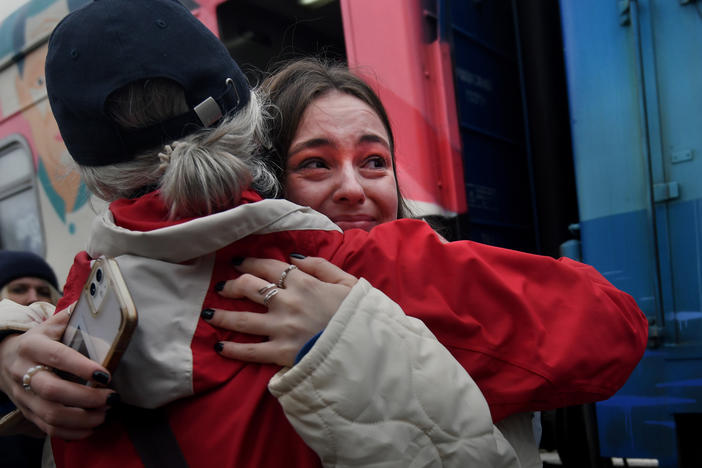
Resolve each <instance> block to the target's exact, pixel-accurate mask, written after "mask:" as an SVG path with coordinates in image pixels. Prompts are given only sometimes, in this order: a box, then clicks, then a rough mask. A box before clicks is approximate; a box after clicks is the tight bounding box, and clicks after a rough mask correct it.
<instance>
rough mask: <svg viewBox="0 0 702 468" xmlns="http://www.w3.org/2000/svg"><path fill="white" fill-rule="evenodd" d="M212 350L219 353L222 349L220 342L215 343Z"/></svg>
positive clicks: (222, 345)
mask: <svg viewBox="0 0 702 468" xmlns="http://www.w3.org/2000/svg"><path fill="white" fill-rule="evenodd" d="M214 349H215V351H217V352H218V353H219V352H221V351H222V350H223V349H224V344H223V343H222V342H221V341H218V342H217V343H215V345H214Z"/></svg>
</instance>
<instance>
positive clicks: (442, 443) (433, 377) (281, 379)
mask: <svg viewBox="0 0 702 468" xmlns="http://www.w3.org/2000/svg"><path fill="white" fill-rule="evenodd" d="M269 389H270V391H271V393H273V395H275V396H276V397H277V398H278V400H279V401H280V404H281V405H282V407H283V409H284V411H285V413H286V416H287V417H288V419H289V420H290V422H291V423H292V425H293V426H294V427H295V429H296V431H297V433H298V434H299V435H300V436H301V437H302V438H303V439H304V440H305V442H306V443H307V444H308V445H309V446H310V447H311V448H313V449H314V450H315V451H316V452H317V454H318V455H319V456H320V458H321V460H322V463H323V464H324V466H334V467H346V466H349V467H350V466H369V467H381V466H382V467H394V466H397V467H404V466H410V465H412V466H437V465H441V466H449V467H450V466H475V467H481V466H484V467H501V466H504V467H508V466H509V467H518V466H520V465H519V462H518V461H517V459H516V455H515V453H514V451H513V449H512V447H511V446H510V445H509V444H508V443H507V442H506V440H505V439H504V437H502V434H501V433H500V432H499V430H497V429H496V428H495V426H494V425H493V424H492V419H491V417H490V411H489V409H488V406H487V403H486V402H485V399H484V398H483V396H482V394H481V392H480V390H479V389H478V387H477V386H476V385H475V382H473V380H472V379H471V378H470V376H469V375H468V374H467V373H466V372H465V370H464V369H463V368H462V367H461V366H460V365H459V364H458V363H457V362H456V360H455V359H454V358H453V357H452V356H451V355H450V353H449V352H448V351H447V350H446V349H445V348H444V347H443V346H441V344H440V343H438V342H437V341H436V338H435V337H434V336H433V335H432V334H431V332H429V330H428V329H427V328H426V327H425V326H424V324H423V323H422V322H421V321H419V320H417V319H413V318H411V317H407V316H406V315H405V314H404V313H403V312H402V310H401V309H400V308H399V307H398V306H397V304H395V303H393V302H392V301H391V300H390V299H388V298H387V296H385V295H384V294H382V293H381V292H380V291H378V290H376V289H374V288H372V287H371V286H370V285H369V284H368V282H366V281H365V280H363V279H361V280H359V282H358V283H357V284H356V286H354V288H353V289H352V290H351V292H350V293H349V295H348V296H347V298H346V299H345V300H344V302H343V303H342V305H341V307H340V309H339V310H338V311H337V313H336V314H335V315H334V317H333V319H332V321H331V322H330V323H329V325H328V327H327V328H326V329H325V330H324V333H322V335H321V336H320V338H319V340H318V341H317V343H316V344H315V346H314V347H313V348H312V349H311V350H310V352H309V353H308V354H307V355H306V356H305V357H304V358H303V359H302V360H301V361H300V362H299V363H298V364H297V365H296V366H294V367H292V368H290V369H283V370H282V371H280V372H279V373H278V374H276V375H275V376H274V377H273V378H272V379H271V381H270V383H269Z"/></svg>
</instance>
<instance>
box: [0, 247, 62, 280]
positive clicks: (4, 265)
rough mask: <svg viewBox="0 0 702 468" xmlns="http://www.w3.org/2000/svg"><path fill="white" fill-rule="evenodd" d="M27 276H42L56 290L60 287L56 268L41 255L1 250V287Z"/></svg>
mask: <svg viewBox="0 0 702 468" xmlns="http://www.w3.org/2000/svg"><path fill="white" fill-rule="evenodd" d="M25 276H30V277H32V278H41V279H43V280H46V281H48V282H49V284H51V286H53V287H54V288H56V290H58V289H59V287H58V281H56V275H55V274H54V270H52V269H51V267H50V266H49V264H48V263H46V261H44V259H43V258H41V257H40V256H39V255H37V254H35V253H32V252H13V251H10V250H0V289H1V288H4V287H5V285H7V283H9V282H10V281H12V280H15V279H17V278H23V277H25Z"/></svg>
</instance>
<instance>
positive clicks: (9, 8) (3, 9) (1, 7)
mask: <svg viewBox="0 0 702 468" xmlns="http://www.w3.org/2000/svg"><path fill="white" fill-rule="evenodd" d="M27 1H28V0H0V21H2V20H4V19H5V18H7V16H8V15H9V14H10V13H12V12H13V11H15V10H16V9H17V8H19V6H20V5H22V4H24V3H27Z"/></svg>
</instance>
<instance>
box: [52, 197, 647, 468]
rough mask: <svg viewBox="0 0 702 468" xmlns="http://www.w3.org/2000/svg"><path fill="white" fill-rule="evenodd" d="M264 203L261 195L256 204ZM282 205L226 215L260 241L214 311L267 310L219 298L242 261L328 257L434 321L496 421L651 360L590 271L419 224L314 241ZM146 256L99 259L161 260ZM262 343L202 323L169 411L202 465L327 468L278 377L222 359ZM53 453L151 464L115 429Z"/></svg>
mask: <svg viewBox="0 0 702 468" xmlns="http://www.w3.org/2000/svg"><path fill="white" fill-rule="evenodd" d="M257 199H258V198H257V196H256V195H255V194H253V193H247V194H246V196H245V198H244V203H245V204H246V203H248V202H253V201H256V200H257ZM259 205H260V208H259ZM282 205H285V206H286V207H287V206H294V205H292V204H289V203H288V202H284V201H278V200H275V201H272V200H269V201H264V202H262V203H260V204H257V205H255V206H256V210H257V211H256V213H257V217H258V218H260V219H258V218H257V220H256V222H258V223H260V226H263V227H262V228H255V229H253V230H251V229H249V228H248V227H247V226H245V224H246V223H247V222H248V220H249V219H250V215H239V214H237V213H238V212H239V211H240V210H241V208H242V207H239V208H234V209H232V210H229V212H226V213H224V214H221V215H222V216H223V217H226V216H229V213H231V214H232V215H231V217H230V218H228V219H226V220H223V221H222V224H221V226H222V227H221V229H216V230H210V231H209V232H211V233H212V235H213V236H214V235H215V234H217V235H219V236H220V237H221V236H222V231H224V230H228V229H232V230H234V231H236V230H237V229H239V230H242V232H245V233H247V234H248V235H242V236H241V237H237V236H236V235H233V236H232V237H230V238H229V240H228V242H229V241H231V243H230V244H228V245H224V244H222V245H221V246H219V247H218V248H217V249H216V259H215V262H214V267H213V270H212V274H211V277H210V281H209V285H208V286H209V290H208V292H207V294H206V295H205V300H204V302H203V304H202V308H205V307H213V308H224V309H230V310H259V311H261V312H264V311H265V309H264V308H261V307H258V306H255V305H252V304H251V303H249V302H244V301H235V300H224V299H222V298H221V297H220V296H219V295H218V294H216V293H214V292H213V289H212V286H213V285H214V284H216V283H217V282H219V281H223V280H227V279H231V278H233V277H236V276H237V273H236V272H235V271H234V270H233V268H232V267H231V264H230V260H231V259H232V258H233V257H263V258H275V259H279V260H283V261H286V260H287V258H288V256H289V255H290V254H291V253H293V252H297V253H301V254H304V255H308V256H320V257H325V258H327V259H329V260H330V261H331V262H333V263H335V264H336V265H338V266H340V267H341V268H342V269H344V270H345V271H347V272H349V273H351V274H353V275H355V276H359V277H364V278H366V279H367V280H368V281H369V282H370V283H371V284H372V285H374V286H375V287H377V288H378V289H380V290H382V291H383V292H385V293H386V294H387V295H388V296H389V297H390V298H392V299H393V300H395V301H396V302H397V303H398V304H400V306H402V308H403V310H404V311H405V313H406V314H407V315H410V316H415V317H418V318H420V319H421V320H423V321H424V322H425V324H426V325H427V327H428V328H429V329H430V330H431V331H432V332H433V333H434V334H435V335H436V337H437V338H438V339H439V341H440V342H441V343H442V344H443V345H444V346H446V348H448V349H449V351H450V352H451V353H452V354H453V355H454V356H455V357H456V359H457V360H458V361H459V362H460V363H461V364H462V365H463V366H464V367H465V369H466V370H467V371H468V372H469V373H470V375H471V376H472V377H473V379H474V380H475V381H476V383H477V384H478V386H479V387H480V389H481V390H482V392H483V394H484V396H485V398H486V399H487V401H488V404H489V405H490V409H491V412H492V414H493V419H494V420H495V421H498V420H500V419H502V418H504V417H505V416H507V415H510V414H514V413H519V412H524V411H532V410H544V409H550V408H556V407H559V406H565V405H572V404H578V403H583V402H590V401H596V400H601V399H606V398H608V397H609V396H611V395H612V394H614V393H615V392H616V391H617V390H618V389H619V388H620V387H621V386H622V385H623V384H624V382H625V381H626V379H627V377H628V376H629V374H630V373H631V371H632V370H633V368H634V366H635V365H636V364H637V363H638V361H639V359H640V358H641V356H642V354H643V351H644V349H645V345H646V339H647V323H646V319H645V317H644V316H643V314H642V313H641V311H640V310H639V309H638V307H637V306H636V303H635V301H634V300H633V299H632V298H631V297H630V296H629V295H628V294H626V293H624V292H622V291H619V290H618V289H616V288H615V287H614V286H612V285H611V284H610V283H609V282H608V281H607V280H605V279H604V277H602V276H601V275H600V274H599V273H597V272H596V271H595V270H594V269H593V268H591V267H589V266H587V265H584V264H580V263H577V262H574V261H572V260H569V259H560V260H554V259H552V258H549V257H542V256H536V255H530V254H526V253H522V252H516V251H510V250H506V249H501V248H496V247H489V246H486V245H481V244H477V243H473V242H468V241H461V242H455V243H448V244H446V243H444V242H442V241H441V239H440V238H439V237H438V236H437V235H436V234H435V233H434V231H433V230H432V229H431V228H430V227H429V226H428V225H426V224H425V223H424V222H421V221H416V220H400V221H396V222H391V223H386V224H383V225H380V226H378V227H376V228H375V229H373V230H372V231H371V232H369V233H368V232H365V231H360V230H351V231H347V232H345V233H341V232H339V231H337V230H334V229H327V230H324V229H304V226H301V225H299V222H298V221H297V220H296V219H293V218H294V216H292V215H289V214H283V215H281V213H280V212H278V211H276V210H269V207H278V206H282ZM252 206H253V205H249V208H250V207H252ZM276 209H277V208H276ZM110 210H111V212H112V214H113V216H114V223H115V224H116V225H117V226H120V227H121V228H125V229H126V230H130V231H138V232H145V231H148V232H149V234H155V233H158V232H160V231H158V229H159V228H163V227H166V226H169V225H175V224H178V225H182V226H184V227H185V226H188V225H190V224H191V223H201V222H203V220H204V219H205V218H199V219H194V220H179V221H178V222H176V223H172V222H167V221H163V220H164V219H166V214H167V210H166V209H165V207H164V206H163V205H162V204H161V202H160V199H159V197H158V193H152V194H149V195H146V196H144V197H142V198H140V199H137V200H121V201H118V202H115V203H113V204H112V205H111V206H110ZM237 210H239V211H237ZM302 210H304V209H302ZM308 215H309V216H316V215H314V214H309V213H308ZM215 216H217V215H215ZM207 218H211V217H207ZM288 221H290V222H288ZM125 229H122V231H124V230H125ZM208 229H210V228H209V227H208ZM246 229H249V231H246ZM121 235H122V234H121V233H118V234H115V236H116V237H119V236H121ZM169 235H170V234H169ZM189 235H190V236H192V233H190V234H189ZM103 237H104V234H103ZM202 239H203V238H202V237H198V238H190V239H187V238H184V239H182V240H181V245H182V246H183V249H184V250H187V249H188V245H189V244H191V243H192V244H197V243H199V242H201V241H202ZM132 244H134V243H132ZM132 244H130V243H128V242H127V243H123V246H121V247H110V249H111V250H110V249H102V251H101V250H100V249H98V250H95V249H93V251H91V253H92V254H93V255H98V254H108V255H112V256H116V255H121V254H129V253H131V254H139V255H148V254H149V253H150V252H152V251H153V247H143V248H142V247H138V246H136V247H134V248H132V247H133V245H132ZM153 245H157V244H153ZM149 248H151V249H152V250H149ZM140 249H141V250H140ZM89 250H90V249H89ZM176 257H177V258H178V261H184V260H183V259H185V258H187V254H183V253H180V252H179V253H178V255H176ZM89 261H90V257H89V256H88V255H87V254H86V253H82V254H79V255H78V256H77V257H76V264H75V265H74V267H73V269H72V270H71V273H70V274H69V279H68V282H67V285H66V287H65V289H64V291H65V296H64V298H63V300H62V303H60V304H59V306H58V307H59V310H60V309H61V308H62V306H65V305H68V304H70V303H71V302H73V301H74V300H76V298H77V296H78V293H79V291H80V288H81V287H82V284H83V282H84V281H85V279H86V278H87V274H88V269H89ZM161 294H167V292H162V293H161ZM142 312H143V311H142ZM199 312H200V310H195V311H193V312H192V313H193V314H194V317H195V318H194V319H193V320H198V319H197V317H199ZM166 325H167V324H166ZM251 339H254V338H252V337H247V336H242V335H240V334H235V333H230V332H225V331H223V330H218V329H215V328H213V327H212V326H211V325H210V324H209V323H207V322H205V321H203V320H199V321H198V323H197V327H196V329H195V333H194V336H193V338H192V342H191V349H192V355H193V375H192V380H193V390H194V393H195V395H194V396H192V397H189V398H183V399H180V400H178V401H175V402H173V403H170V404H169V405H168V406H167V408H168V412H169V416H170V424H171V426H172V428H173V431H174V433H175V434H176V437H177V438H178V441H179V444H180V446H181V448H182V450H183V452H184V454H185V456H186V459H187V460H188V463H189V464H190V466H198V465H199V466H232V467H233V466H236V467H242V466H251V467H262V466H317V465H318V464H319V460H318V458H317V456H316V455H315V454H314V453H313V452H312V451H311V450H310V449H308V448H307V447H306V446H305V444H304V443H303V442H302V440H301V439H300V438H299V437H298V436H297V434H296V433H295V431H294V430H293V429H292V427H291V426H290V424H289V423H288V422H287V420H286V419H285V416H284V414H283V413H282V411H281V409H280V406H279V405H278V404H277V402H276V400H275V399H274V398H273V397H272V396H271V395H270V394H269V393H268V391H267V389H266V385H267V383H268V380H269V379H270V377H271V376H272V375H273V374H274V373H275V372H276V371H277V370H278V369H277V368H276V367H274V366H268V365H256V364H246V363H243V362H239V361H229V360H226V359H224V358H222V357H220V356H218V355H217V354H216V353H215V351H214V349H213V345H214V344H215V343H216V342H217V341H222V340H236V341H242V340H251ZM53 446H54V455H55V459H56V462H57V466H58V467H59V468H61V467H62V466H76V464H77V463H79V461H82V462H80V463H82V464H84V465H85V466H139V464H138V463H137V464H134V465H130V464H129V460H136V459H137V458H136V453H135V452H134V449H133V448H132V447H131V444H130V443H129V441H128V440H127V438H126V435H125V433H124V431H123V430H122V428H121V427H119V426H118V424H116V423H112V424H106V425H104V426H103V427H101V428H99V429H98V430H97V431H96V433H95V435H94V436H92V437H90V438H89V439H87V440H84V441H78V442H61V441H56V440H55V441H54V442H53ZM135 463H136V462H135Z"/></svg>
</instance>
